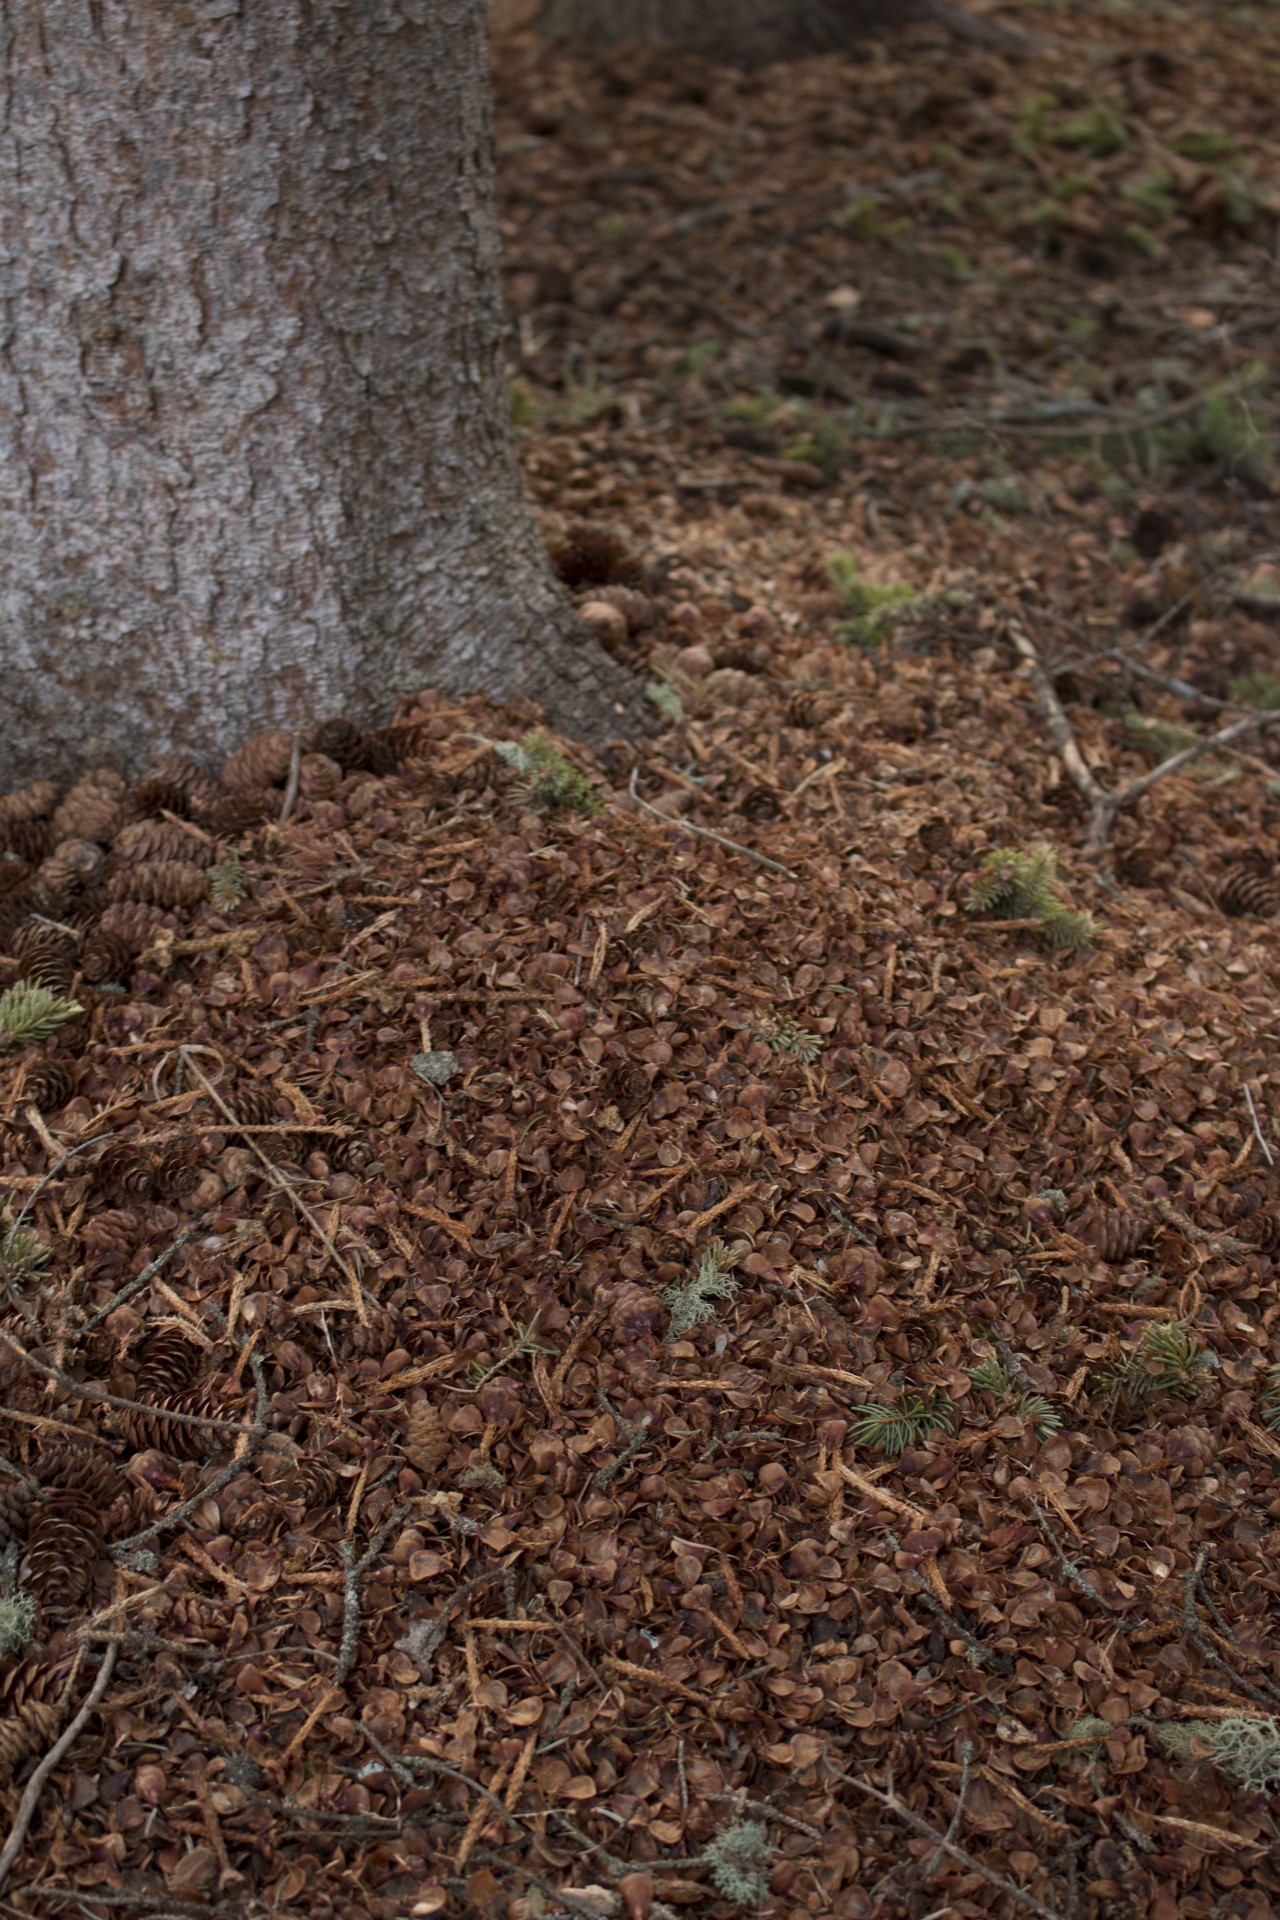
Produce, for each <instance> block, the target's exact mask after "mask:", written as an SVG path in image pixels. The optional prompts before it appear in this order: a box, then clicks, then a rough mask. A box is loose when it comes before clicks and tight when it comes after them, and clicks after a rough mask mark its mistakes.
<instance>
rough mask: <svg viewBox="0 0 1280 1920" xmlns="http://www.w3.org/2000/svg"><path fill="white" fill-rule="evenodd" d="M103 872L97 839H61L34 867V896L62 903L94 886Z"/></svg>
mask: <svg viewBox="0 0 1280 1920" xmlns="http://www.w3.org/2000/svg"><path fill="white" fill-rule="evenodd" d="M101 872H102V848H101V847H100V846H99V845H98V843H97V842H96V840H62V841H59V843H58V845H57V846H56V847H55V848H54V850H53V852H52V853H51V854H50V855H49V858H48V859H47V860H45V861H42V862H41V864H40V866H39V867H38V868H37V870H36V874H35V878H34V880H33V881H32V888H33V890H34V892H35V894H36V897H37V898H38V899H40V900H43V901H44V902H45V903H46V904H47V905H49V906H53V907H59V906H62V905H63V904H64V903H65V902H66V901H68V900H70V899H72V898H73V897H74V896H75V895H76V894H80V893H83V892H84V890H85V888H87V887H91V886H93V885H94V883H95V882H96V880H97V879H98V876H99V874H100V873H101Z"/></svg>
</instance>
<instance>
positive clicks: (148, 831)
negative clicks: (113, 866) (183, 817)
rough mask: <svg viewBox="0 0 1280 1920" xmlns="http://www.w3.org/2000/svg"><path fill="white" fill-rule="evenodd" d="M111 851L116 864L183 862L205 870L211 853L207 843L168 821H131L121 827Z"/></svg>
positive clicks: (209, 862)
mask: <svg viewBox="0 0 1280 1920" xmlns="http://www.w3.org/2000/svg"><path fill="white" fill-rule="evenodd" d="M111 851H112V852H113V853H114V854H115V855H116V856H117V858H118V859H120V860H128V861H134V860H148V861H150V860H183V861H190V862H192V864H193V865H195V866H200V867H207V866H209V865H211V864H212V861H213V849H212V848H211V847H210V846H209V845H208V843H207V841H204V840H201V839H198V838H197V837H196V835H195V834H194V833H187V832H186V831H185V829H184V828H182V827H180V826H177V825H175V823H174V822H173V821H172V820H155V819H152V820H133V821H131V822H130V824H129V825H128V826H127V827H122V828H121V829H120V831H119V833H118V834H117V835H116V837H115V839H114V841H113V842H112V846H111Z"/></svg>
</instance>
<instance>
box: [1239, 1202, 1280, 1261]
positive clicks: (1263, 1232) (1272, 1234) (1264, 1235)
mask: <svg viewBox="0 0 1280 1920" xmlns="http://www.w3.org/2000/svg"><path fill="white" fill-rule="evenodd" d="M1231 1231H1232V1233H1233V1234H1234V1235H1235V1237H1236V1239H1237V1240H1243V1241H1245V1242H1246V1243H1247V1245H1249V1246H1251V1247H1256V1248H1257V1249H1258V1252H1259V1253H1275V1252H1276V1251H1277V1249H1280V1215H1277V1214H1276V1213H1274V1212H1273V1211H1272V1210H1271V1209H1270V1208H1260V1209H1259V1210H1258V1211H1257V1212H1256V1213H1251V1214H1249V1215H1248V1216H1247V1217H1246V1218H1245V1219H1243V1220H1237V1221H1235V1222H1234V1223H1233V1225H1232V1228H1231Z"/></svg>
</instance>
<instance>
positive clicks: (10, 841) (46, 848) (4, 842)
mask: <svg viewBox="0 0 1280 1920" xmlns="http://www.w3.org/2000/svg"><path fill="white" fill-rule="evenodd" d="M0 850H3V851H4V852H5V853H16V854H17V856H18V858H19V859H20V860H26V861H29V862H30V864H31V865H32V866H33V867H38V866H39V864H40V862H41V861H42V860H45V859H47V858H48V856H49V855H50V854H51V853H52V852H53V825H52V822H51V821H48V820H14V821H11V822H10V823H9V825H8V826H6V827H0Z"/></svg>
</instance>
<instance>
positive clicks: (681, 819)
mask: <svg viewBox="0 0 1280 1920" xmlns="http://www.w3.org/2000/svg"><path fill="white" fill-rule="evenodd" d="M636 772H637V769H636V768H635V767H632V769H631V784H630V786H629V787H628V789H627V791H628V793H629V794H630V795H631V798H632V799H633V800H634V801H635V803H636V805H637V806H638V807H639V808H641V809H642V811H643V812H645V813H649V814H652V815H653V818H654V819H655V820H661V822H662V824H663V826H664V827H685V828H687V829H688V831H689V832H690V833H697V834H701V836H702V838H703V839H704V840H714V841H715V843H716V845H717V846H718V847H728V848H729V850H730V852H731V853H741V854H744V855H745V856H746V858H747V859H748V860H754V861H755V862H756V863H757V865H758V866H761V867H768V868H769V869H770V871H771V872H773V873H781V874H785V875H786V877H787V879H788V880H798V879H799V878H800V876H799V874H798V873H795V872H793V871H792V869H791V868H790V867H784V866H783V865H782V864H781V862H780V861H778V860H770V858H769V857H768V855H767V854H764V853H757V852H756V850H755V848H754V847H744V846H743V844H742V842H741V841H740V840H730V839H728V838H727V836H726V835H725V834H723V833H715V832H713V831H712V829H711V828H710V827H700V826H699V825H698V823H697V821H696V820H690V819H689V818H688V817H687V816H686V815H685V814H683V813H678V814H675V815H674V816H673V815H671V814H666V813H661V812H659V810H658V808H657V807H651V806H650V805H649V802H648V801H647V800H642V799H641V798H640V795H639V794H638V793H637V792H636Z"/></svg>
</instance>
